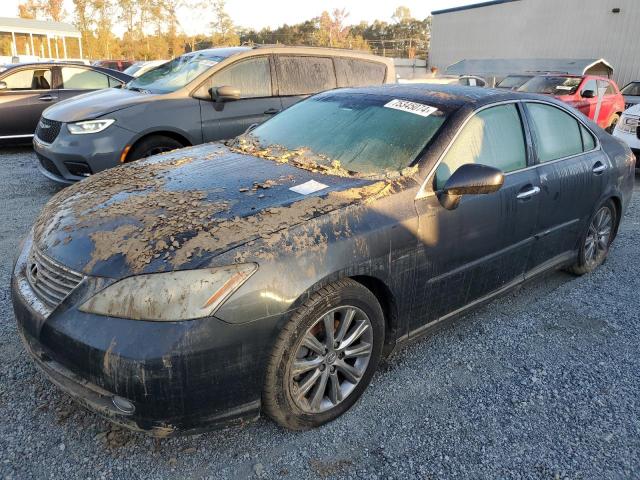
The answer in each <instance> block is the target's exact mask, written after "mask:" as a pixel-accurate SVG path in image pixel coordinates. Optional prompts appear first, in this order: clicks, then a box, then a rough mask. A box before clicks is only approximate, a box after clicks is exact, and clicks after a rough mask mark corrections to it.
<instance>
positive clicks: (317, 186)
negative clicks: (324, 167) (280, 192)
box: [289, 180, 329, 195]
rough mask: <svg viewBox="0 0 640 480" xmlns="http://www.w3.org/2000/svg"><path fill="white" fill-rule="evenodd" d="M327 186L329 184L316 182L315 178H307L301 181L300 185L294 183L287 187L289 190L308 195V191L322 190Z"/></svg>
mask: <svg viewBox="0 0 640 480" xmlns="http://www.w3.org/2000/svg"><path fill="white" fill-rule="evenodd" d="M328 186H329V185H325V184H324V183H320V182H316V181H315V180H309V181H308V182H305V183H301V184H300V185H296V186H295V187H291V188H289V190H291V191H292V192H296V193H299V194H300V195H309V194H310V193H313V192H318V191H320V190H324V189H325V188H327V187H328Z"/></svg>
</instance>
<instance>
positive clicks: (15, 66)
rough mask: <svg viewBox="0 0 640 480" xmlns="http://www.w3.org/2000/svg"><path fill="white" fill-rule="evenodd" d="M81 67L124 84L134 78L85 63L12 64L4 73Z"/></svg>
mask: <svg viewBox="0 0 640 480" xmlns="http://www.w3.org/2000/svg"><path fill="white" fill-rule="evenodd" d="M60 66H62V67H79V68H86V69H88V70H94V71H96V72H101V73H104V74H105V75H109V76H111V77H114V78H117V79H118V80H122V81H123V82H127V81H129V80H131V79H133V77H132V76H131V75H127V74H126V73H123V72H119V71H118V70H113V69H111V68H105V67H97V66H95V65H85V64H83V63H71V62H25V63H14V64H11V65H9V66H8V67H7V69H6V70H4V71H3V72H2V73H3V74H5V73H7V72H10V71H11V70H15V69H17V68H23V67H34V68H38V67H43V68H44V67H60Z"/></svg>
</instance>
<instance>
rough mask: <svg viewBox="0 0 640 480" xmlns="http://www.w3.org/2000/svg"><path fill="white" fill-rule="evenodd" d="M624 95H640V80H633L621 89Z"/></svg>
mask: <svg viewBox="0 0 640 480" xmlns="http://www.w3.org/2000/svg"><path fill="white" fill-rule="evenodd" d="M621 92H622V94H623V95H631V96H632V97H640V82H631V83H630V84H629V85H626V86H625V87H624V88H623V89H622V90H621Z"/></svg>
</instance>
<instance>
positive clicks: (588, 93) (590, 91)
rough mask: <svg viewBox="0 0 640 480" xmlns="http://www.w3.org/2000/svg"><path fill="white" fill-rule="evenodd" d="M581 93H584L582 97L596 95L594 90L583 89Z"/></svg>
mask: <svg viewBox="0 0 640 480" xmlns="http://www.w3.org/2000/svg"><path fill="white" fill-rule="evenodd" d="M580 95H582V98H593V97H595V96H596V92H594V91H593V90H583V91H582V93H581V94H580Z"/></svg>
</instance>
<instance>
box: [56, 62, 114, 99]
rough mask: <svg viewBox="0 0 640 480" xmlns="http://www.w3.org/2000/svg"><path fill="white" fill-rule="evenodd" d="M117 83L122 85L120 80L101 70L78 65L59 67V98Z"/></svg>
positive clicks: (112, 85)
mask: <svg viewBox="0 0 640 480" xmlns="http://www.w3.org/2000/svg"><path fill="white" fill-rule="evenodd" d="M117 85H122V82H120V81H119V80H116V79H114V78H112V77H109V76H108V75H105V74H104V73H102V72H98V71H95V70H91V69H89V68H83V67H78V66H68V67H67V66H63V67H60V90H59V94H60V100H66V99H67V98H71V97H75V96H76V95H80V94H81V93H87V92H90V91H92V90H101V89H103V88H110V87H115V86H117Z"/></svg>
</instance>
